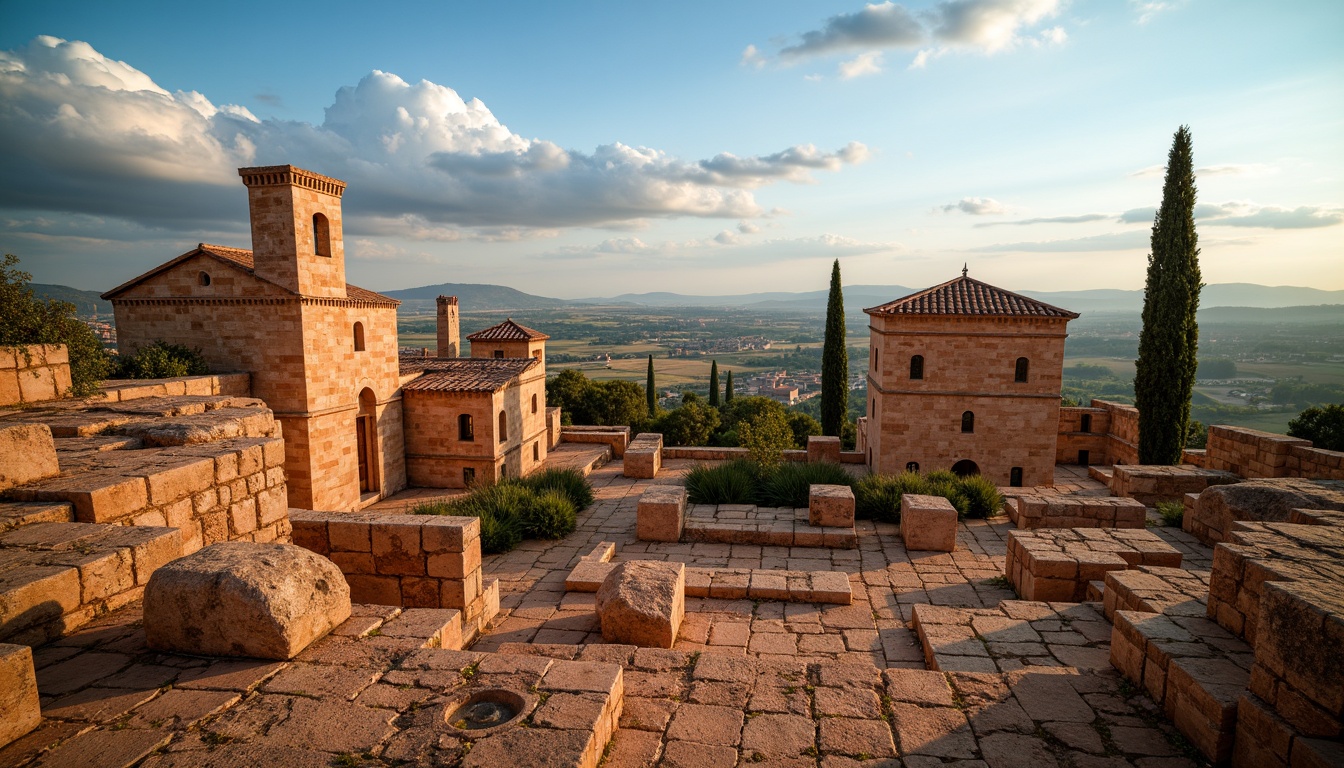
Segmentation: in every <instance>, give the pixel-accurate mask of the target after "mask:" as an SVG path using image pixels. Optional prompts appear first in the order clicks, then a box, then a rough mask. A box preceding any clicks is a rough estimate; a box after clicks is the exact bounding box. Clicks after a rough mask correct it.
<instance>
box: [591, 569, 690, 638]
mask: <svg viewBox="0 0 1344 768" xmlns="http://www.w3.org/2000/svg"><path fill="white" fill-rule="evenodd" d="M685 590H686V566H685V565H684V564H682V563H664V562H656V561H644V560H631V561H628V562H624V563H621V564H619V565H617V566H616V567H615V568H614V569H613V570H612V572H611V574H610V575H608V576H607V578H606V580H605V581H603V582H602V587H601V588H600V589H598V590H597V615H598V617H599V618H600V619H601V621H602V639H604V640H606V641H607V642H609V643H628V644H630V645H638V646H641V647H645V648H671V647H672V644H673V643H675V642H676V640H677V630H678V629H679V628H680V627H681V620H682V617H683V616H684V615H685V613H686V594H685Z"/></svg>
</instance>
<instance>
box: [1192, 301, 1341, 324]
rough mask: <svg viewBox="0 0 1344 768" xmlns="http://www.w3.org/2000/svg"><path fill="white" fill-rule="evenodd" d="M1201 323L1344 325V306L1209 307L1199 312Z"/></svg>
mask: <svg viewBox="0 0 1344 768" xmlns="http://www.w3.org/2000/svg"><path fill="white" fill-rule="evenodd" d="M1199 322H1201V323H1222V324H1226V325H1235V324H1237V323H1247V324H1268V323H1302V324H1314V325H1336V324H1339V325H1344V304H1322V305H1318V306H1307V307H1209V308H1208V309H1201V310H1200V311H1199Z"/></svg>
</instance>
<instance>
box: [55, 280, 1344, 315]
mask: <svg viewBox="0 0 1344 768" xmlns="http://www.w3.org/2000/svg"><path fill="white" fill-rule="evenodd" d="M32 287H33V291H34V293H35V294H36V295H38V296H39V297H42V298H53V299H59V300H61V301H68V302H70V303H72V304H74V305H75V306H76V307H78V309H79V314H80V315H85V316H87V315H91V314H93V313H95V312H97V313H98V314H99V315H108V316H110V315H111V314H112V305H111V304H109V303H108V302H106V301H103V300H102V299H100V298H98V293H97V292H96V291H81V290H77V289H74V288H69V287H66V286H64V285H49V284H43V283H33V284H32ZM916 290H918V289H915V288H909V287H906V286H903V285H849V286H846V287H845V307H846V308H847V309H848V310H849V311H850V313H856V312H858V310H860V309H863V308H865V307H875V306H877V305H879V304H884V303H886V302H888V301H891V300H893V299H898V298H900V297H902V296H907V295H909V294H911V293H914V292H915V291H916ZM1020 293H1022V294H1024V295H1026V296H1030V297H1032V298H1035V299H1040V300H1041V301H1044V302H1046V303H1049V304H1054V305H1056V306H1060V307H1064V308H1065V309H1070V310H1073V311H1074V312H1081V313H1084V314H1096V313H1109V312H1117V313H1133V312H1140V311H1142V310H1143V291H1124V290H1116V289H1109V288H1102V289H1096V290H1087V291H1031V290H1024V291H1020ZM383 294H384V295H386V296H390V297H392V298H394V299H398V300H400V301H401V302H402V303H403V304H402V306H403V309H406V310H411V311H431V310H432V309H433V307H434V300H435V299H436V298H437V297H438V296H456V297H457V298H458V302H459V304H460V306H461V307H462V310H463V311H464V312H472V311H476V312H490V311H510V310H528V309H561V308H564V307H569V306H574V305H605V306H611V305H617V306H646V307H664V308H667V307H707V308H718V307H735V308H741V307H751V308H753V309H763V310H768V309H779V310H795V311H797V310H822V309H825V307H826V296H827V292H826V291H824V290H821V291H802V292H798V293H788V292H783V291H773V292H762V293H741V294H733V295H727V296H701V295H693V294H682V293H667V292H657V293H623V294H620V295H618V296H610V297H593V298H587V299H553V298H548V297H546V296H534V295H532V294H530V293H523V292H522V291H519V290H515V289H513V288H509V287H507V286H503V285H484V284H480V283H441V284H439V285H425V286H421V287H419V288H406V289H403V290H398V291H383ZM1200 304H1201V306H1202V307H1204V310H1202V311H1208V310H1209V309H1212V308H1215V307H1250V308H1274V307H1314V306H1317V305H1323V304H1328V305H1340V306H1336V307H1334V308H1332V309H1329V310H1323V312H1324V314H1321V313H1314V314H1313V313H1307V314H1306V315H1303V316H1304V317H1325V316H1335V315H1337V314H1338V312H1339V311H1344V291H1323V290H1320V289H1318V288H1302V287H1296V286H1266V285H1255V284H1253V283H1218V284H1216V285H1206V286H1205V287H1204V292H1203V295H1202V296H1201V299H1200ZM1227 319H1233V317H1232V316H1231V315H1228V316H1227ZM1289 322H1292V321H1289ZM1298 322H1300V320H1298Z"/></svg>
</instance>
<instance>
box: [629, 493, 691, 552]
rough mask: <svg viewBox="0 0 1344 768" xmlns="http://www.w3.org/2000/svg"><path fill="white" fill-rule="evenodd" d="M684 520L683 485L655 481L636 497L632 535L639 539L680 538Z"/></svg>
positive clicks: (684, 498)
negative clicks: (633, 533)
mask: <svg viewBox="0 0 1344 768" xmlns="http://www.w3.org/2000/svg"><path fill="white" fill-rule="evenodd" d="M685 523H686V489H685V488H684V487H682V486H680V485H655V486H651V487H650V488H649V489H648V490H647V491H645V492H644V494H643V495H642V496H640V497H639V507H638V511H637V512H636V522H635V535H636V537H637V538H638V539H640V540H641V541H670V542H677V541H681V529H682V527H683V526H684V525H685Z"/></svg>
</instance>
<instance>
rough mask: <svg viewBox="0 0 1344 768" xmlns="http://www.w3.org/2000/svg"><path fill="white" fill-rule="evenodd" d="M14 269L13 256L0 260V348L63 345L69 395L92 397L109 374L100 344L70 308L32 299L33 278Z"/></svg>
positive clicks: (16, 261) (107, 359) (62, 303)
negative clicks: (68, 371)
mask: <svg viewBox="0 0 1344 768" xmlns="http://www.w3.org/2000/svg"><path fill="white" fill-rule="evenodd" d="M18 266H19V257H17V256H15V255H13V254H9V253H7V254H5V255H4V257H3V259H0V346H26V345H28V344H64V345H65V347H66V350H67V351H68V352H69V354H70V385H71V386H70V394H72V395H75V396H76V397H84V396H86V395H92V394H95V393H96V392H98V384H99V382H101V381H102V380H103V378H104V377H106V376H107V375H108V374H109V373H110V372H111V370H112V358H111V356H110V355H108V354H107V352H106V351H105V350H104V349H103V342H102V341H101V340H100V339H99V338H98V336H97V335H96V334H95V333H94V332H93V329H91V328H89V326H88V325H86V324H85V323H84V322H83V321H82V320H80V319H79V318H78V317H76V315H75V311H76V310H75V305H74V304H71V303H69V302H66V301H56V300H54V299H48V300H46V301H43V300H41V299H38V298H37V297H36V296H34V294H33V289H32V287H31V285H30V281H31V280H32V278H33V276H32V275H30V274H28V273H27V272H24V271H22V270H20V269H19V268H18ZM60 394H61V395H64V394H66V393H65V392H62V393H60Z"/></svg>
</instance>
